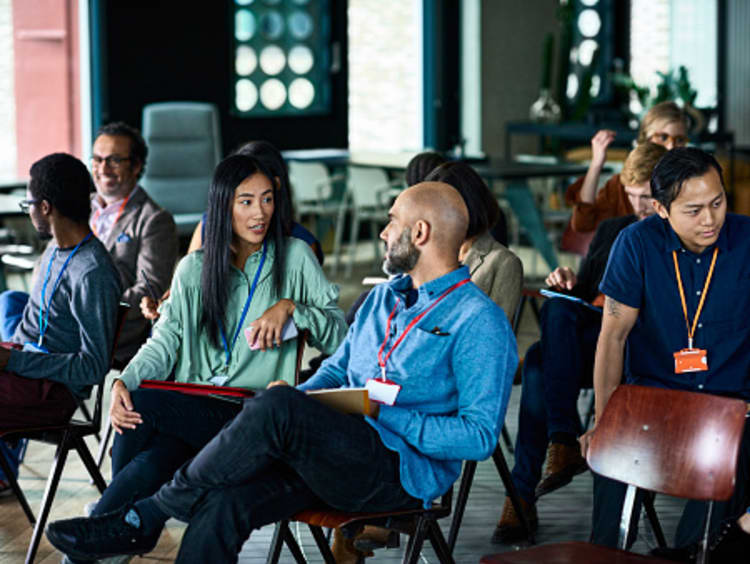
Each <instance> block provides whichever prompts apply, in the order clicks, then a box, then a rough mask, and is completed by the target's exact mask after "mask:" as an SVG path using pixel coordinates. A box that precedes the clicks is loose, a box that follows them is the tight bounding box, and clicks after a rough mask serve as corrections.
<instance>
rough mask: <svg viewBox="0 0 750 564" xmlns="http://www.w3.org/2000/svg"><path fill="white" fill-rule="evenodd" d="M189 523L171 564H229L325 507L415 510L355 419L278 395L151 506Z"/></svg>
mask: <svg viewBox="0 0 750 564" xmlns="http://www.w3.org/2000/svg"><path fill="white" fill-rule="evenodd" d="M152 499H153V500H154V501H155V502H156V504H157V506H158V507H159V508H160V509H161V510H162V511H163V512H164V513H166V514H168V515H170V516H172V517H176V518H177V519H179V520H181V521H185V522H188V523H189V526H188V528H187V531H186V532H185V536H184V537H183V541H182V546H181V549H180V553H179V556H178V559H177V561H178V562H182V563H185V562H233V561H236V559H237V553H238V552H239V550H240V549H241V547H242V543H243V542H244V541H245V539H247V538H248V537H249V536H250V533H251V531H252V530H253V529H255V528H259V527H261V526H263V525H266V524H269V523H273V522H275V521H278V520H279V519H281V518H285V517H290V516H291V515H293V514H294V513H296V512H298V511H301V510H302V509H305V508H309V507H311V506H314V505H316V504H320V503H324V504H326V505H328V506H330V507H333V508H335V509H339V510H342V511H359V510H363V509H367V510H368V511H386V510H395V509H404V508H415V507H419V506H420V505H421V501H420V500H418V499H415V498H413V497H412V496H410V495H409V494H408V493H407V492H406V491H404V489H403V488H402V487H401V482H400V479H399V457H398V454H396V453H395V452H393V451H390V450H388V449H387V448H386V447H385V446H384V445H383V443H382V442H381V440H380V436H379V435H378V433H377V431H375V429H374V428H373V427H371V426H370V425H369V424H368V423H367V422H366V421H365V420H364V418H363V417H361V416H356V415H346V414H343V413H340V412H338V411H335V410H333V409H331V408H329V407H327V406H325V405H323V404H321V403H320V402H318V401H316V400H314V399H311V398H309V397H307V396H306V395H305V394H303V393H302V392H300V391H298V390H296V389H294V388H291V387H288V386H278V387H275V388H271V389H270V390H266V391H265V392H262V393H261V394H259V395H258V396H256V397H255V398H253V399H248V400H245V402H244V405H243V408H242V411H241V412H240V414H239V415H237V417H235V418H234V419H233V420H232V422H231V423H230V424H228V425H227V426H226V427H225V428H224V429H223V430H222V431H221V433H219V434H218V435H217V436H216V437H214V438H213V439H212V440H211V442H209V443H208V444H207V445H206V446H205V447H204V448H203V450H201V452H200V453H199V454H198V455H197V456H196V457H195V458H193V459H192V460H191V461H190V462H189V463H187V464H185V465H184V466H183V467H182V468H180V469H179V470H178V471H177V473H176V474H175V476H174V478H173V479H172V481H171V482H170V483H168V484H166V485H165V486H163V487H162V488H161V489H160V490H159V491H158V492H157V493H156V495H155V496H154V497H153V498H152Z"/></svg>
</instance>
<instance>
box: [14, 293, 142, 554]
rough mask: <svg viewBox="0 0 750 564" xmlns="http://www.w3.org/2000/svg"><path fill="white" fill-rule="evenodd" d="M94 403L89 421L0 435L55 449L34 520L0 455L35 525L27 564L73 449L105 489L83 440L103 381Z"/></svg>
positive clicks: (96, 417)
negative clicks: (38, 443) (44, 444)
mask: <svg viewBox="0 0 750 564" xmlns="http://www.w3.org/2000/svg"><path fill="white" fill-rule="evenodd" d="M128 307H129V306H128V304H124V303H121V304H120V306H119V307H118V309H117V324H116V326H115V327H116V328H117V330H116V332H115V338H114V342H113V345H112V350H111V353H110V358H113V354H114V350H115V347H116V346H117V340H118V338H119V336H120V330H121V329H122V324H123V321H124V320H125V314H126V313H127V310H128ZM96 388H97V389H96V396H95V397H96V401H95V406H94V414H93V416H92V417H91V420H79V419H75V418H72V419H71V420H70V421H68V422H67V423H65V424H63V425H50V426H44V427H33V428H25V429H13V430H10V431H3V432H2V433H0V438H2V439H4V440H8V441H15V440H18V439H29V440H32V441H41V442H44V443H48V444H54V445H57V450H56V451H55V459H54V462H53V463H52V468H51V471H50V474H49V476H48V478H47V486H46V487H45V490H44V497H43V498H42V505H41V508H40V510H39V518H38V519H37V518H35V517H34V513H33V512H32V511H31V507H29V503H28V501H27V500H26V496H24V494H23V492H22V491H21V488H20V487H19V485H18V480H17V479H16V478H15V477H14V475H13V472H11V471H10V465H9V463H8V461H7V460H6V459H5V457H4V456H2V454H0V468H2V470H3V472H4V473H5V476H6V477H7V478H8V480H9V482H10V487H11V489H12V490H13V493H14V494H15V496H16V499H18V503H19V504H20V505H21V508H22V509H23V512H24V513H25V514H26V517H27V518H28V520H29V522H30V523H31V524H32V525H34V532H33V534H32V536H31V542H30V543H29V548H28V550H27V552H26V563H27V564H29V563H31V562H33V561H34V556H36V551H37V549H38V548H39V541H40V540H41V539H42V533H43V532H44V526H45V524H46V523H47V517H48V516H49V512H50V509H51V508H52V501H53V500H54V498H55V493H56V492H57V485H58V484H59V482H60V476H61V475H62V471H63V467H64V466H65V461H66V459H67V457H68V452H70V451H71V450H72V449H75V450H76V451H77V452H78V456H80V457H81V460H82V461H83V463H84V465H85V466H86V470H88V473H89V475H90V476H91V479H92V480H93V481H94V484H96V487H97V488H99V492H100V493H101V492H103V491H104V488H106V487H107V486H106V483H105V482H104V478H102V475H101V473H100V472H99V469H98V468H97V466H96V464H95V463H94V459H93V458H92V457H91V453H90V452H89V449H88V447H87V446H86V441H84V438H85V437H87V436H89V435H95V434H96V433H98V432H99V426H100V424H101V416H102V390H103V388H104V377H102V381H101V382H100V383H99V384H97V386H96ZM76 401H77V402H78V406H79V407H80V406H81V405H83V400H80V399H77V400H76Z"/></svg>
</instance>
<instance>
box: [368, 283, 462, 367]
mask: <svg viewBox="0 0 750 564" xmlns="http://www.w3.org/2000/svg"><path fill="white" fill-rule="evenodd" d="M467 282H471V278H467V279H465V280H461V281H460V282H456V283H455V284H454V285H453V286H451V287H450V288H448V289H447V290H446V291H445V292H443V293H442V294H440V296H438V298H437V299H436V300H435V301H434V302H432V303H431V304H430V306H429V307H428V308H427V309H426V310H424V311H423V312H422V313H420V314H419V315H418V316H416V317H415V318H414V319H412V320H411V323H409V325H407V326H406V329H404V332H403V333H401V335H400V336H399V338H398V339H396V342H395V343H393V346H392V347H391V348H390V350H389V351H388V354H386V355H385V357H383V351H384V350H385V345H386V343H388V335H389V333H390V332H391V320H392V319H393V317H394V316H395V315H396V309H398V304H399V303H400V302H401V300H396V305H395V306H393V309H392V310H391V314H390V315H389V316H388V322H387V323H386V325H385V337H383V344H382V345H380V349H379V350H378V366H380V372H381V375H382V380H383V381H385V364H386V362H388V358H389V357H390V356H391V354H392V353H393V351H394V350H395V349H396V347H397V346H399V345H400V344H401V341H403V340H404V337H406V334H407V333H408V332H409V331H411V330H412V328H413V327H414V326H415V325H416V324H417V323H419V321H420V320H421V319H422V318H423V317H424V316H425V315H427V314H428V313H429V312H430V310H431V309H432V308H433V307H435V306H436V305H438V304H439V303H440V301H441V300H442V299H443V298H444V297H445V296H447V295H448V294H450V293H451V292H452V291H453V290H455V289H456V288H459V287H460V286H463V285H464V284H466V283H467Z"/></svg>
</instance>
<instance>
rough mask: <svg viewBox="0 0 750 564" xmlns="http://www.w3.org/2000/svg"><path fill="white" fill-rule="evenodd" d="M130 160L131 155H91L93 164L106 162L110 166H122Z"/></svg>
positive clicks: (99, 164) (98, 164)
mask: <svg viewBox="0 0 750 564" xmlns="http://www.w3.org/2000/svg"><path fill="white" fill-rule="evenodd" d="M129 160H131V157H120V156H117V155H110V156H108V157H100V156H98V155H93V156H92V157H91V165H92V166H101V165H102V164H106V165H107V166H108V167H109V168H120V167H121V166H122V163H124V162H125V161H129Z"/></svg>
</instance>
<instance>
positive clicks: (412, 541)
mask: <svg viewBox="0 0 750 564" xmlns="http://www.w3.org/2000/svg"><path fill="white" fill-rule="evenodd" d="M426 534H427V519H425V518H424V517H420V518H419V519H417V526H416V528H415V531H414V534H413V535H411V536H410V537H409V543H408V544H407V545H406V551H405V552H404V559H403V560H402V564H417V561H418V560H419V553H420V552H421V551H422V545H423V544H424V537H425V535H426Z"/></svg>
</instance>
